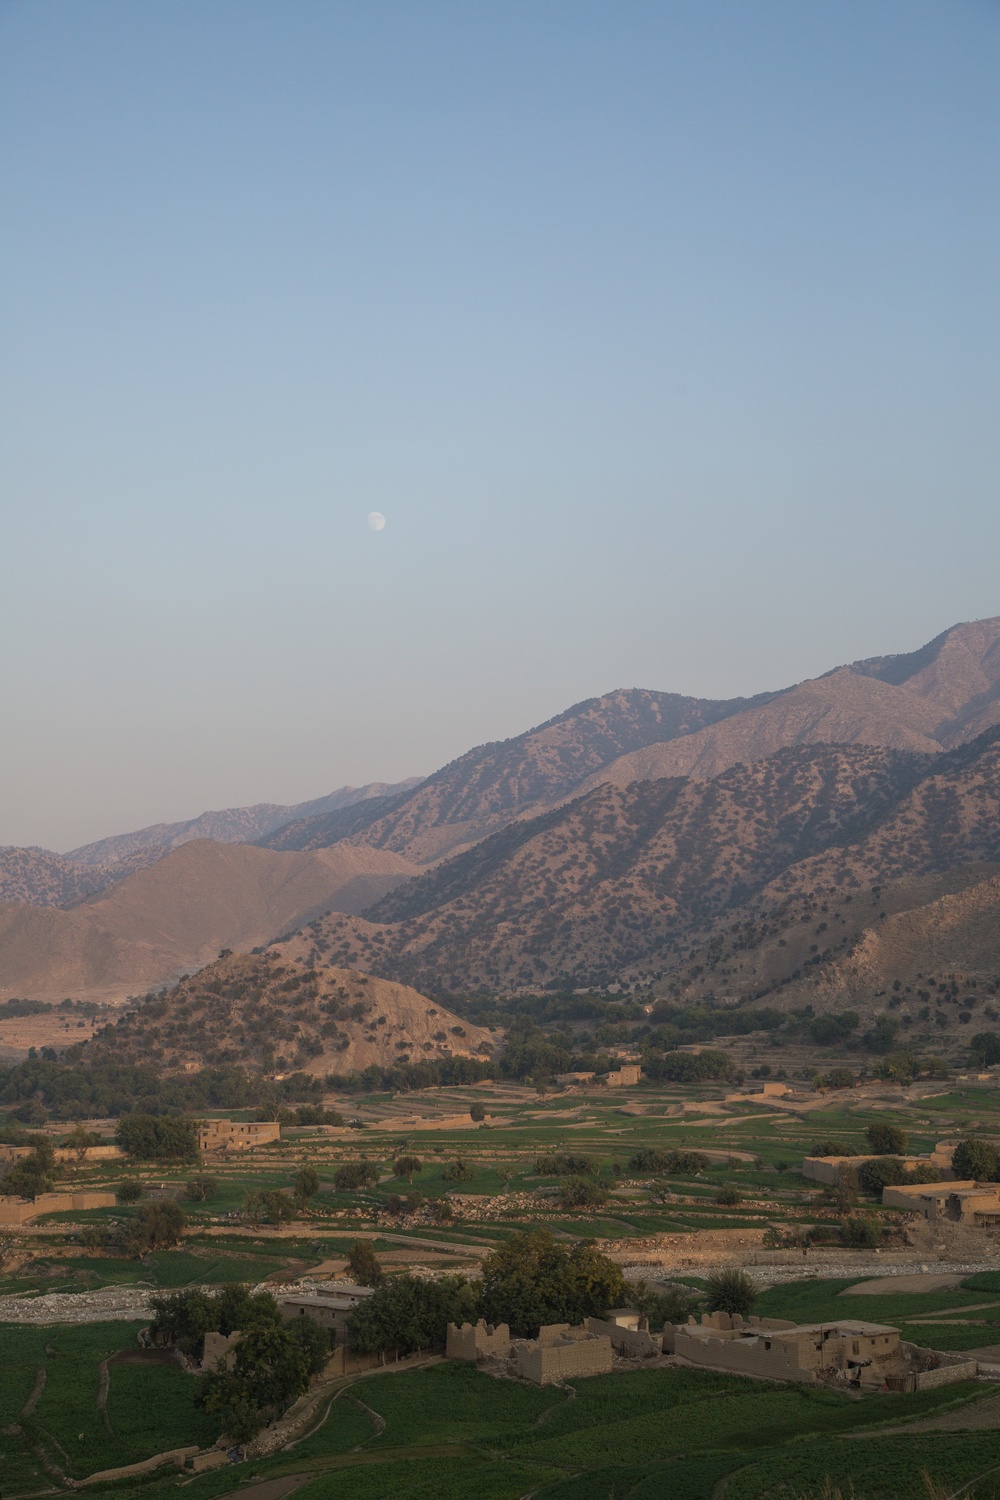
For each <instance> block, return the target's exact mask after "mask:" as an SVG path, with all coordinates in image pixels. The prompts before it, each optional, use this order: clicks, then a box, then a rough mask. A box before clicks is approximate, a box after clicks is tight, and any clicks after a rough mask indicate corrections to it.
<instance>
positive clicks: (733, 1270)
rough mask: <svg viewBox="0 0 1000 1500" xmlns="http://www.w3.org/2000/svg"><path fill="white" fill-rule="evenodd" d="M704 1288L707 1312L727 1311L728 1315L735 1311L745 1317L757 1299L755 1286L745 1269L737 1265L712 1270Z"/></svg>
mask: <svg viewBox="0 0 1000 1500" xmlns="http://www.w3.org/2000/svg"><path fill="white" fill-rule="evenodd" d="M705 1288H706V1292H707V1297H708V1310H709V1312H724V1313H729V1315H730V1317H732V1316H733V1315H734V1314H735V1313H739V1315H740V1317H743V1318H745V1317H747V1315H748V1314H749V1313H750V1312H751V1311H752V1309H753V1305H754V1303H755V1302H756V1300H757V1288H756V1286H755V1285H754V1283H753V1281H752V1280H751V1278H750V1277H749V1276H748V1275H747V1273H746V1271H741V1270H740V1269H739V1267H738V1266H727V1267H726V1268H724V1269H723V1270H721V1271H713V1272H712V1273H711V1274H710V1275H709V1277H708V1279H707V1281H706V1283H705Z"/></svg>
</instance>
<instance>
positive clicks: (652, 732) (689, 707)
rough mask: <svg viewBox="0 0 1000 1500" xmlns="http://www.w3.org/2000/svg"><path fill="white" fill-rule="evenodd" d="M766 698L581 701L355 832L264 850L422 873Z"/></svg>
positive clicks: (282, 840)
mask: <svg viewBox="0 0 1000 1500" xmlns="http://www.w3.org/2000/svg"><path fill="white" fill-rule="evenodd" d="M772 696H773V695H771V694H764V695H762V696H761V697H759V698H752V699H747V698H733V699H728V700H724V701H723V700H720V701H715V700H711V699H707V698H685V697H682V696H681V695H680V694H677V693H653V692H647V691H645V690H644V689H640V688H631V689H628V690H625V689H623V690H621V691H619V692H614V693H608V694H606V695H605V696H604V697H603V698H590V699H588V700H587V701H586V702H585V703H578V704H576V705H575V707H573V708H570V709H567V710H566V712H565V713H562V714H559V715H558V716H557V717H556V718H554V719H550V720H549V721H548V722H547V723H545V724H542V725H540V726H539V727H538V728H537V729H530V730H528V731H527V732H526V733H524V734H521V735H518V736H516V738H514V739H510V740H502V741H500V742H499V743H496V744H490V745H480V746H479V747H478V748H477V749H475V750H470V751H468V753H467V754H465V755H463V756H460V757H459V759H458V760H455V761H452V762H451V763H450V764H449V765H447V766H444V767H443V768H442V769H441V770H440V771H437V772H435V774H434V775H433V776H429V777H428V778H427V780H426V781H424V782H421V784H420V786H419V787H417V788H415V789H414V790H413V791H411V792H409V793H404V794H403V795H401V796H397V797H395V798H392V799H391V800H389V801H388V802H387V803H386V804H384V805H383V807H382V808H381V809H380V814H381V815H380V816H379V817H377V818H376V819H374V820H372V821H371V822H368V820H367V817H366V818H365V826H364V827H363V828H351V829H348V827H347V825H346V824H345V823H344V822H343V821H339V820H338V821H337V822H335V823H334V824H333V825H332V827H331V826H330V824H329V823H326V822H324V820H323V819H317V820H315V821H311V820H308V819H304V820H300V821H299V822H298V823H297V824H296V825H294V826H289V827H288V828H286V829H284V830H282V831H281V832H280V833H279V834H277V835H272V837H271V838H270V839H269V840H268V845H269V847H271V848H292V847H295V848H301V849H311V848H318V847H320V846H322V845H323V844H324V843H327V842H328V841H329V840H330V838H331V836H333V837H336V838H338V839H342V838H347V839H349V840H350V842H352V843H356V844H359V845H360V844H364V845H366V846H368V847H370V848H376V849H392V850H394V851H395V852H396V853H399V854H404V853H405V855H406V857H407V859H411V860H413V861H414V863H416V864H430V863H433V862H434V861H436V860H439V859H441V858H442V857H443V856H445V855H446V854H448V853H451V852H454V851H455V850H456V849H459V848H463V847H465V846H467V845H470V844H474V843H478V841H479V840H480V839H483V838H485V837H487V835H488V834H490V833H492V832H494V831H495V830H497V829H499V828H503V827H504V826H505V825H506V824H508V823H510V822H511V821H512V820H514V819H516V818H518V817H522V816H525V815H528V814H531V813H533V812H537V811H538V810H539V809H540V808H542V807H545V806H547V805H549V804H550V803H552V802H555V801H558V800H559V799H560V798H562V797H564V796H566V795H567V794H569V793H571V792H572V791H573V789H574V788H575V787H577V786H579V784H580V782H581V781H582V780H583V779H584V778H585V777H586V776H589V775H591V774H593V773H595V772H600V770H601V768H602V767H605V766H607V765H608V764H609V763H611V762H612V761H615V760H617V759H618V757H619V756H621V755H624V754H626V753H628V752H629V751H632V750H637V749H639V748H641V747H643V746H646V745H652V744H657V743H660V742H663V741H669V740H673V739H675V738H677V737H678V736H681V735H688V734H692V733H694V732H695V731H697V730H699V729H704V728H705V726H706V725H709V724H714V723H716V722H718V721H719V720H724V719H726V718H728V717H730V716H731V715H733V714H738V713H740V712H742V711H744V710H746V709H747V708H748V707H752V706H753V705H756V704H759V703H762V702H766V701H769V700H770V698H771V697H772ZM371 810H372V811H374V807H373V808H372V809H371ZM367 811H368V810H367V809H365V810H363V812H364V813H367ZM359 812H362V810H360V809H359Z"/></svg>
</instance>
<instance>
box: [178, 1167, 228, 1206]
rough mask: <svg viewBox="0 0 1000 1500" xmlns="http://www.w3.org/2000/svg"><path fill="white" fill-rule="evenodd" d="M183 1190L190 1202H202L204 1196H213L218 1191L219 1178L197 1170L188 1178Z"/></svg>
mask: <svg viewBox="0 0 1000 1500" xmlns="http://www.w3.org/2000/svg"><path fill="white" fill-rule="evenodd" d="M184 1191H185V1193H186V1194H187V1196H188V1197H189V1198H190V1199H191V1202H192V1203H204V1202H205V1199H206V1198H213V1197H214V1196H215V1194H216V1193H217V1192H218V1191H219V1179H218V1178H217V1177H209V1176H208V1175H207V1174H206V1173H204V1172H197V1173H196V1174H195V1176H194V1177H189V1178H188V1180H187V1182H186V1183H185V1184H184Z"/></svg>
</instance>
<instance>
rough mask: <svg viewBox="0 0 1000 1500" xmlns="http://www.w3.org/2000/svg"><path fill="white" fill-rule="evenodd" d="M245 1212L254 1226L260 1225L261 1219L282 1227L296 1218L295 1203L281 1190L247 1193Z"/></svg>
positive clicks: (268, 1189)
mask: <svg viewBox="0 0 1000 1500" xmlns="http://www.w3.org/2000/svg"><path fill="white" fill-rule="evenodd" d="M243 1211H244V1213H245V1214H246V1216H247V1218H248V1220H249V1221H250V1223H251V1224H253V1225H256V1224H259V1223H260V1221H261V1219H266V1220H267V1222H268V1223H269V1224H275V1225H278V1226H280V1225H282V1224H287V1223H289V1222H290V1221H291V1220H292V1219H294V1218H295V1205H294V1203H293V1202H292V1200H291V1198H289V1197H288V1195H287V1193H283V1192H281V1190H280V1189H279V1188H264V1189H260V1190H258V1191H257V1192H253V1193H247V1195H246V1198H245V1199H244V1202H243Z"/></svg>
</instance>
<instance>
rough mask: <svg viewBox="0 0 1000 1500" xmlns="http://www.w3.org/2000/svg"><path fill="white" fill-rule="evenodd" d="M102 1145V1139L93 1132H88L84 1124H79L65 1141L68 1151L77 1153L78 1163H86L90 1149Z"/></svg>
mask: <svg viewBox="0 0 1000 1500" xmlns="http://www.w3.org/2000/svg"><path fill="white" fill-rule="evenodd" d="M100 1144H101V1137H100V1136H99V1135H97V1134H96V1133H95V1132H94V1131H93V1130H88V1129H87V1127H86V1126H85V1125H84V1124H83V1123H82V1122H80V1123H77V1124H76V1125H75V1126H74V1127H73V1129H72V1130H71V1131H70V1133H69V1135H68V1136H67V1137H66V1139H65V1140H64V1141H63V1145H64V1146H65V1147H66V1149H67V1150H68V1151H75V1152H76V1159H77V1161H85V1160H86V1156H87V1151H88V1150H89V1148H90V1147H91V1146H99V1145H100Z"/></svg>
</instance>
